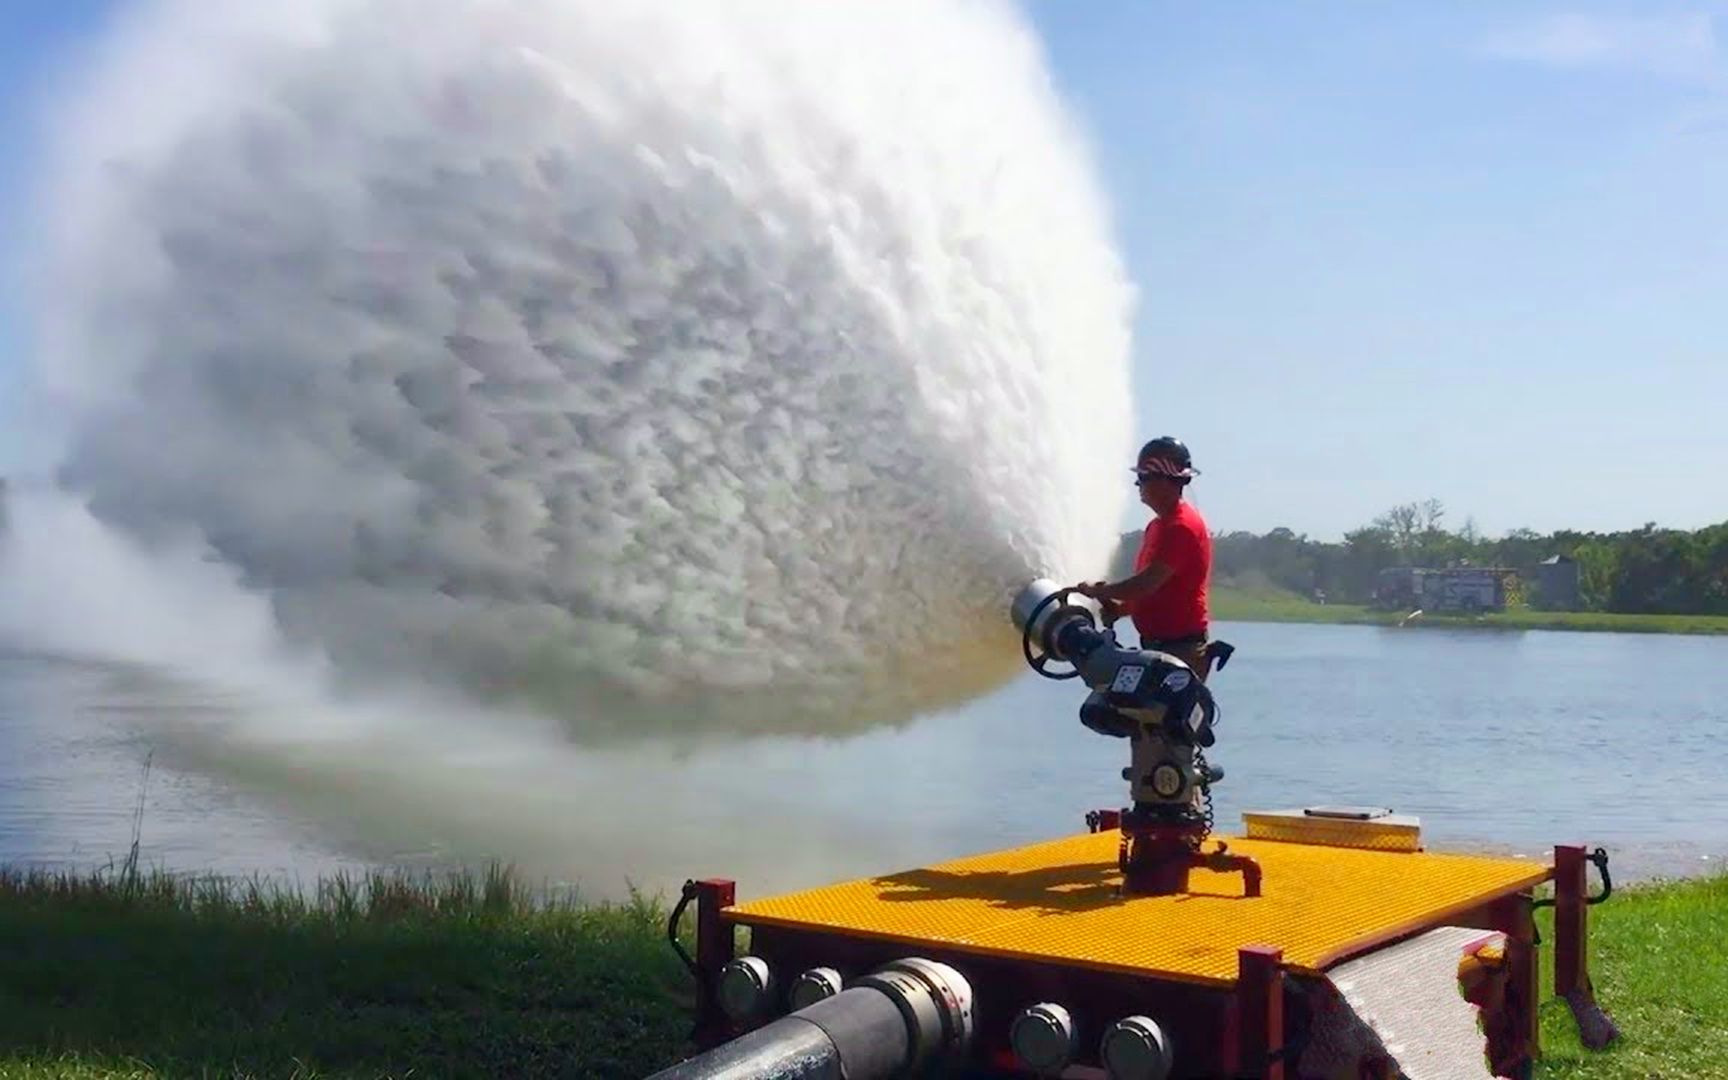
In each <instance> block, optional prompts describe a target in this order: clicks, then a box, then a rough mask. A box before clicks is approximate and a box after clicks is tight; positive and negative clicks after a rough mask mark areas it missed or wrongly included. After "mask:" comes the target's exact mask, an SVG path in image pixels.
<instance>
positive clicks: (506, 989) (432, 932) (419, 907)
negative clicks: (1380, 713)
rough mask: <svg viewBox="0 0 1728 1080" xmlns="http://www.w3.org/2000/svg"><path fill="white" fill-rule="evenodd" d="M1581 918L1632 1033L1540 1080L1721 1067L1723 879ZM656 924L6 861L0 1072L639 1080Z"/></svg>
mask: <svg viewBox="0 0 1728 1080" xmlns="http://www.w3.org/2000/svg"><path fill="white" fill-rule="evenodd" d="M1546 915H1547V913H1546V912H1545V913H1544V921H1543V927H1542V929H1543V937H1544V940H1545V941H1549V942H1551V941H1552V940H1553V932H1552V927H1551V924H1550V923H1549V921H1548V920H1547V918H1546ZM1590 919H1591V948H1592V953H1591V967H1592V971H1593V973H1594V975H1595V981H1596V986H1597V990H1598V996H1599V998H1600V999H1601V1001H1602V1003H1603V1004H1604V1005H1605V1006H1606V1008H1607V1009H1608V1011H1609V1012H1610V1013H1611V1014H1612V1015H1613V1016H1614V1018H1615V1019H1616V1020H1617V1021H1618V1022H1619V1024H1620V1028H1621V1031H1622V1033H1623V1038H1622V1041H1621V1042H1620V1043H1618V1044H1617V1045H1615V1046H1614V1047H1612V1048H1610V1049H1609V1050H1608V1051H1606V1052H1602V1053H1594V1052H1590V1051H1586V1050H1583V1049H1582V1048H1580V1047H1579V1045H1578V1041H1577V1037H1576V1035H1575V1033H1574V1029H1573V1026H1572V1020H1571V1016H1570V1013H1569V1012H1568V1011H1567V1009H1566V1006H1565V1004H1564V1003H1563V1002H1560V1001H1557V1000H1550V1001H1547V1002H1545V1003H1544V1004H1543V1006H1542V1010H1541V1021H1542V1039H1543V1048H1544V1061H1543V1063H1542V1065H1541V1067H1540V1068H1539V1070H1538V1072H1537V1076H1538V1077H1540V1078H1541V1080H1655V1078H1669V1077H1673V1078H1679V1077H1722V1078H1728V945H1725V944H1724V943H1725V942H1728V877H1719V878H1714V879H1708V880H1702V881H1687V882H1681V883H1670V884H1664V885H1660V886H1646V887H1639V888H1633V889H1623V890H1621V891H1620V892H1618V893H1617V894H1616V895H1615V896H1614V897H1613V898H1612V899H1611V900H1610V901H1609V902H1608V903H1607V904H1604V905H1602V906H1600V907H1595V908H1592V909H1591V911H1590ZM664 926H665V913H664V911H663V910H662V908H661V907H660V905H659V904H658V903H657V902H651V901H646V900H641V899H638V900H636V901H634V902H632V903H628V904H623V905H615V906H593V907H589V906H584V905H582V904H581V903H579V902H578V900H577V899H576V898H574V897H572V896H570V895H568V894H556V893H548V892H542V891H538V890H529V889H526V888H524V887H523V886H522V885H521V884H520V883H519V882H517V881H516V880H514V879H513V878H511V877H510V876H509V875H508V874H505V873H502V872H497V871H494V872H491V873H488V874H486V875H484V876H456V877H450V878H439V879H433V878H420V879H407V878H401V877H369V878H360V879H354V878H336V879H333V880H326V881H324V882H321V883H320V884H319V885H318V886H317V888H316V889H315V891H314V892H313V893H312V894H311V895H310V896H302V895H301V894H299V893H296V892H290V891H287V890H285V889H281V888H279V887H276V886H274V885H271V884H268V883H259V882H238V883H235V882H223V881H216V880H190V879H184V878H174V877H169V876H166V875H161V874H157V875H146V876H143V877H132V876H128V875H113V874H108V875H97V876H88V877H72V876H66V875H44V874H27V873H19V872H8V871H5V870H3V869H0V1078H18V1080H50V1078H53V1080H119V1078H145V1077H150V1078H155V1077H164V1076H177V1077H178V1076H192V1077H212V1078H214V1077H223V1078H234V1077H254V1076H256V1077H264V1076H269V1077H295V1078H312V1077H360V1076H365V1077H410V1076H415V1077H419V1076H440V1077H443V1076H458V1077H460V1076H506V1075H508V1076H531V1077H532V1076H569V1077H640V1076H643V1075H645V1074H647V1073H650V1072H653V1071H654V1070H656V1069H659V1068H662V1067H664V1066H665V1065H667V1064H670V1063H671V1062H673V1061H676V1060H677V1059H678V1058H679V1056H680V1055H681V1054H682V1053H683V1052H684V1051H685V1050H686V1046H685V1042H684V1036H685V1034H686V1032H687V1030H688V1025H689V1007H690V1000H689V983H688V979H687V978H686V976H685V974H684V971H683V969H682V968H681V967H680V966H679V964H678V962H677V960H676V958H675V957H674V956H673V954H672V952H671V950H670V949H669V948H668V946H667V944H666V940H665V936H664ZM1549 953H1550V950H1549V949H1547V948H1544V949H1543V957H1544V960H1545V961H1547V960H1549ZM1551 982H1552V979H1551V976H1549V975H1548V974H1547V973H1546V970H1545V972H1544V978H1543V986H1544V988H1546V987H1548V986H1549V985H1551Z"/></svg>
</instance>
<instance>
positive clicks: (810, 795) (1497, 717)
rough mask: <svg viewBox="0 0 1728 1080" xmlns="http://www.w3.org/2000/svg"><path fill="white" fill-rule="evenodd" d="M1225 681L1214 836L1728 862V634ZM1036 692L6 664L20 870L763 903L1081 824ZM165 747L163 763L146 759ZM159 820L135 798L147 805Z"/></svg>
mask: <svg viewBox="0 0 1728 1080" xmlns="http://www.w3.org/2000/svg"><path fill="white" fill-rule="evenodd" d="M1219 634H1220V636H1222V637H1224V638H1226V639H1228V640H1230V641H1232V642H1234V643H1235V644H1236V645H1237V646H1238V652H1237V655H1236V658H1235V660H1234V661H1233V662H1232V663H1231V665H1230V667H1229V669H1228V670H1226V671H1224V672H1222V673H1220V674H1219V675H1217V676H1216V677H1215V680H1214V683H1213V685H1214V688H1215V690H1216V692H1217V694H1218V695H1219V698H1220V701H1221V703H1222V705H1223V710H1224V715H1223V723H1222V725H1221V727H1220V729H1219V745H1218V747H1217V748H1216V749H1215V750H1214V751H1213V752H1212V753H1211V755H1210V756H1211V758H1212V760H1213V761H1214V763H1216V764H1219V765H1222V766H1223V767H1224V768H1225V770H1226V772H1227V776H1226V779H1225V780H1224V782H1223V783H1222V784H1220V785H1219V786H1218V787H1217V788H1216V794H1217V806H1218V814H1219V821H1220V827H1221V828H1222V829H1224V830H1229V829H1234V828H1236V827H1237V826H1238V825H1239V822H1240V813H1241V811H1242V810H1243V809H1249V808H1254V809H1262V808H1277V807H1288V806H1299V805H1303V804H1315V803H1340V802H1344V803H1366V804H1374V805H1381V806H1388V807H1392V808H1393V809H1395V810H1397V811H1398V812H1401V813H1411V814H1417V815H1419V816H1420V817H1421V819H1422V824H1423V832H1424V836H1425V838H1426V840H1427V842H1428V843H1429V845H1430V846H1433V847H1440V848H1465V849H1490V850H1497V851H1504V852H1512V853H1517V854H1524V855H1528V856H1531V857H1538V858H1539V857H1542V856H1543V855H1544V853H1545V852H1546V850H1547V849H1548V848H1549V847H1551V846H1552V845H1553V844H1555V843H1573V842H1581V843H1588V844H1601V845H1603V846H1605V847H1607V848H1608V849H1609V850H1610V851H1611V852H1612V853H1613V857H1614V867H1615V869H1616V870H1617V872H1618V873H1617V876H1619V877H1632V876H1651V875H1678V874H1689V873H1698V872H1702V871H1706V870H1709V869H1711V868H1719V867H1720V866H1722V858H1723V856H1724V855H1725V854H1728V784H1725V783H1724V782H1723V777H1724V776H1728V739H1724V737H1723V734H1724V726H1725V719H1728V704H1725V703H1728V638H1715V639H1712V638H1693V637H1671V636H1654V635H1653V636H1638V635H1610V634H1562V633H1549V632H1535V631H1532V632H1488V631H1446V630H1437V629H1422V630H1403V631H1399V630H1392V629H1384V628H1377V627H1354V626H1299V625H1272V624H1246V625H1228V626H1224V627H1220V628H1219ZM1083 696H1084V695H1083V692H1082V691H1081V690H1080V689H1078V687H1077V684H1075V683H1055V682H1048V681H1044V680H1040V679H1037V678H1035V677H1032V676H1030V675H1028V676H1027V677H1024V678H1021V679H1019V680H1017V681H1015V682H1013V683H1012V684H1010V685H1008V686H1006V687H1004V688H1003V689H1002V690H1000V691H999V692H997V693H996V694H993V695H991V696H990V697H988V698H985V699H981V700H979V701H977V702H974V703H973V704H971V705H969V706H968V707H966V708H964V709H961V710H958V711H954V712H949V713H942V714H938V715H932V716H928V717H924V718H921V719H919V720H917V721H915V722H913V723H911V724H908V725H906V726H904V727H901V728H898V729H892V730H882V731H877V732H874V733H871V734H868V735H864V736H859V737H854V738H850V739H845V740H816V739H753V740H742V741H727V742H722V743H717V744H716V745H713V746H708V747H703V748H699V749H692V748H689V747H682V748H679V747H670V746H651V747H639V748H632V749H626V750H617V749H613V750H606V751H592V750H584V749H580V748H576V747H572V746H569V745H568V744H567V743H565V742H563V741H562V740H560V739H559V738H558V737H557V736H556V735H554V734H553V733H551V732H550V731H548V730H547V729H546V728H545V727H543V726H541V725H537V724H535V723H533V722H530V721H525V720H523V719H521V718H504V717H499V716H494V715H490V714H485V713H476V712H455V713H451V712H438V711H435V710H429V709H413V708H408V707H405V706H402V707H397V708H393V709H371V710H365V711H358V710H347V711H344V710H327V709H322V708H320V707H318V706H316V705H310V704H302V705H298V706H290V705H284V704H282V703H280V702H273V701H262V700H252V699H242V698H238V697H235V696H233V695H226V696H224V695H219V694H216V693H214V692H213V691H211V690H209V689H208V688H206V687H201V686H200V685H199V684H198V683H197V682H196V681H191V680H186V679H175V678H169V677H166V676H165V675H162V674H159V673H152V672H146V671H139V670H135V669H130V668H121V667H114V666H107V665H101V664H95V663H88V662H76V661H71V660H66V659H55V658H46V657H42V656H37V655H31V654H28V653H23V652H16V651H13V652H0V861H6V862H11V863H36V864H46V865H53V866H62V867H88V866H94V865H102V864H105V863H107V862H109V861H110V860H113V861H118V860H120V859H122V858H124V856H125V854H126V851H127V848H128V847H129V845H130V843H131V841H132V837H133V833H134V828H135V826H136V827H137V828H138V837H139V842H140V850H141V854H142V856H143V859H144V860H145V862H146V863H147V864H151V865H157V866H162V867H166V868H168V869H171V870H180V871H213V872H222V873H242V874H252V873H263V874H271V875H285V876H289V877H295V878H299V879H301V880H305V879H308V878H310V877H312V876H315V875H317V874H320V873H327V872H330V871H332V870H335V869H340V868H348V869H359V868H363V867H370V866H385V865H387V866H408V867H417V868H426V867H442V866H448V865H453V864H460V863H469V864H476V863H483V862H485V861H488V860H491V859H497V860H502V861H507V862H511V863H514V864H516V865H517V866H519V867H520V868H522V869H523V870H524V871H525V872H527V873H529V874H531V875H533V876H535V877H543V878H545V879H548V880H553V881H560V882H570V881H574V882H577V883H579V884H580V885H581V886H582V887H584V888H585V889H587V890H589V891H590V892H592V893H595V894H615V893H617V892H618V891H619V890H620V889H622V888H623V887H624V885H625V882H626V881H629V882H634V883H636V884H638V885H643V886H646V887H648V888H650V889H661V888H666V889H670V888H675V887H676V885H677V883H678V882H680V881H682V880H683V879H684V878H686V877H690V876H706V875H722V876H730V877H735V878H737V879H739V881H740V888H741V891H742V893H743V894H744V895H746V896H748V895H757V894H760V893H761V892H763V891H767V890H773V889H782V888H788V887H795V886H800V885H806V884H813V883H816V882H820V881H825V880H831V879H834V878H836V877H841V876H857V875H864V874H871V873H876V872H886V871H891V870H897V869H904V868H907V867H910V866H916V865H920V864H922V863H925V862H928V861H931V860H936V859H943V858H952V857H956V856H959V855H963V854H969V853H973V852H977V851H984V850H990V849H992V848H996V847H1001V846H1007V845H1011V844H1015V843H1020V842H1025V841H1029V840H1034V839H1041V838H1046V837H1051V836H1057V835H1063V834H1067V833H1070V832H1076V831H1079V830H1080V829H1082V828H1083V825H1082V816H1083V814H1084V813H1085V812H1086V811H1087V810H1088V809H1091V808H1093V807H1100V806H1115V805H1119V804H1120V802H1121V801H1122V799H1123V797H1124V793H1123V784H1122V781H1121V780H1120V779H1119V770H1120V769H1121V767H1122V765H1123V764H1125V761H1126V758H1125V755H1126V744H1124V743H1121V742H1118V741H1116V740H1110V739H1105V738H1102V737H1100V736H1096V735H1093V734H1092V733H1090V732H1088V731H1086V730H1085V729H1084V728H1082V727H1081V726H1080V724H1079V722H1078V720H1077V718H1076V710H1077V708H1078V707H1079V704H1080V700H1081V698H1082V697H1083ZM146 762H148V773H147V774H146ZM140 807H142V813H141V814H140Z"/></svg>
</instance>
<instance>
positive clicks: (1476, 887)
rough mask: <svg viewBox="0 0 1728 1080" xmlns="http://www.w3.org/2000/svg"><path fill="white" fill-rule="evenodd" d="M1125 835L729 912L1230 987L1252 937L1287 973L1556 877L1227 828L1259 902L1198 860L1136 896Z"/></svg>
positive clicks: (1516, 864)
mask: <svg viewBox="0 0 1728 1080" xmlns="http://www.w3.org/2000/svg"><path fill="white" fill-rule="evenodd" d="M1119 839H1120V836H1119V834H1118V833H1115V832H1109V831H1107V832H1102V833H1097V834H1091V833H1087V834H1082V835H1080V836H1074V837H1068V838H1065V839H1061V840H1052V841H1049V842H1046V843H1041V844H1034V845H1032V846H1030V847H1023V848H1016V849H1014V850H1011V851H1000V852H994V853H991V854H987V855H975V856H971V857H969V858H964V859H957V860H955V861H953V862H948V863H943V864H941V865H938V866H932V867H929V868H926V869H922V870H911V871H908V872H906V873H901V874H893V875H890V876H888V877H881V878H867V879H863V880H859V881H850V882H845V883H842V884H838V885H829V886H825V887H823V888H818V889H811V890H808V891H805V892H798V893H791V894H787V895H784V896H776V897H770V898H768V899H763V900H755V901H751V902H749V903H742V904H738V905H737V906H735V907H733V908H730V909H728V910H727V913H726V918H727V919H729V920H730V921H732V922H735V923H741V924H744V925H760V926H787V927H796V928H800V929H807V930H819V931H820V930H830V931H834V932H838V933H847V934H851V935H856V936H863V937H874V938H882V939H888V940H894V941H904V942H907V943H909V944H917V943H923V942H928V943H932V944H938V943H939V944H941V945H944V946H947V947H950V948H953V949H957V950H960V951H964V952H976V953H985V954H991V955H997V956H1013V957H1020V958H1026V959H1037V960H1046V961H1050V962H1055V963H1069V964H1075V965H1079V966H1083V967H1090V968H1098V969H1104V970H1110V971H1124V972H1133V973H1139V974H1144V975H1148V976H1154V977H1160V978H1166V979H1177V980H1182V981H1188V982H1199V983H1206V984H1212V985H1226V986H1227V985H1233V984H1234V983H1235V981H1236V971H1237V956H1236V953H1237V950H1238V949H1240V948H1242V947H1243V946H1247V945H1270V946H1274V947H1276V948H1281V949H1283V950H1284V963H1285V965H1286V966H1287V967H1289V968H1292V969H1295V970H1299V971H1307V972H1313V973H1319V972H1320V971H1323V970H1324V969H1325V968H1326V967H1328V966H1329V965H1331V964H1333V963H1335V962H1336V961H1338V960H1339V959H1342V958H1343V957H1346V956H1349V955H1352V954H1354V953H1356V952H1359V951H1360V950H1362V949H1365V948H1369V947H1372V946H1374V945H1376V944H1378V943H1380V942H1383V941H1386V940H1388V939H1390V938H1393V937H1397V936H1399V935H1401V934H1404V933H1407V932H1409V931H1411V930H1415V929H1419V928H1422V927H1427V926H1433V925H1438V924H1440V923H1443V922H1444V921H1445V920H1446V919H1447V918H1449V917H1453V916H1456V915H1458V914H1461V913H1462V912H1465V911H1467V910H1470V909H1472V908H1475V907H1478V906H1480V905H1482V904H1485V903H1487V902H1489V901H1491V900H1494V899H1497V898H1499V897H1502V896H1505V895H1507V894H1509V893H1514V892H1518V891H1521V890H1524V889H1528V888H1530V887H1532V886H1534V885H1536V884H1537V883H1538V882H1541V881H1544V880H1546V879H1547V877H1548V874H1549V870H1548V867H1547V866H1545V865H1541V864H1536V863H1531V862H1525V861H1519V860H1514V859H1494V858H1480V857H1476V856H1466V855H1445V854H1435V853H1430V852H1388V851H1364V850H1353V849H1346V848H1334V847H1322V846H1318V845H1311V844H1293V843H1285V842H1280V841H1273V840H1245V839H1240V838H1235V837H1224V838H1223V839H1224V840H1225V841H1226V842H1227V843H1228V844H1229V845H1230V850H1231V852H1233V853H1239V854H1243V855H1250V856H1253V858H1254V859H1255V860H1256V861H1257V862H1258V863H1259V864H1260V867H1261V870H1262V871H1263V875H1264V877H1263V887H1262V895H1261V896H1259V897H1258V898H1254V899H1248V898H1245V897H1243V896H1242V876H1241V875H1240V874H1223V873H1215V872H1213V871H1209V870H1195V871H1194V872H1193V874H1192V876H1191V877H1190V879H1189V890H1188V892H1187V893H1186V894H1183V895H1179V896H1138V897H1127V898H1124V897H1121V896H1119V895H1118V894H1117V886H1118V885H1120V883H1121V880H1122V877H1121V874H1120V872H1119V871H1118V870H1117V868H1116V849H1117V844H1118V842H1119ZM1211 849H1212V844H1211V842H1208V844H1207V848H1206V850H1208V851H1210V850H1211Z"/></svg>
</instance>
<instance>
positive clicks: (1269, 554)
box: [1213, 499, 1728, 615]
mask: <svg viewBox="0 0 1728 1080" xmlns="http://www.w3.org/2000/svg"><path fill="white" fill-rule="evenodd" d="M1557 555H1558V556H1563V557H1565V558H1570V559H1572V560H1575V561H1576V562H1577V564H1578V601H1579V607H1581V608H1582V609H1583V610H1586V611H1612V612H1627V613H1637V614H1674V615H1728V522H1723V523H1721V524H1719V525H1711V526H1707V527H1705V528H1702V529H1697V530H1693V531H1687V530H1684V529H1664V528H1660V527H1658V526H1657V525H1656V524H1654V523H1651V524H1647V525H1645V526H1644V527H1643V528H1640V529H1633V530H1628V531H1624V532H1613V533H1597V532H1578V531H1576V530H1570V529H1563V530H1560V531H1558V532H1552V533H1546V534H1544V533H1538V532H1536V531H1535V530H1532V529H1513V530H1512V531H1510V532H1508V533H1506V535H1504V536H1500V537H1487V536H1483V535H1481V533H1480V532H1479V531H1478V530H1477V529H1476V527H1475V524H1474V523H1473V522H1471V521H1469V520H1466V521H1465V522H1464V523H1463V524H1462V525H1461V526H1459V527H1458V528H1456V529H1454V528H1449V527H1448V526H1447V524H1446V508H1445V506H1444V505H1443V504H1442V503H1441V502H1440V501H1439V500H1437V499H1429V500H1427V501H1426V502H1419V503H1417V502H1413V503H1405V504H1403V505H1400V506H1395V507H1393V508H1392V509H1390V510H1388V511H1387V512H1386V513H1384V514H1381V515H1380V516H1379V517H1377V518H1375V519H1374V520H1373V521H1372V522H1370V523H1368V524H1367V525H1364V526H1362V527H1361V528H1359V529H1355V530H1353V531H1351V532H1347V533H1345V534H1344V539H1343V540H1342V541H1341V542H1334V541H1326V540H1314V539H1311V538H1310V537H1308V536H1305V535H1299V534H1297V533H1295V532H1292V531H1291V530H1289V529H1284V528H1279V529H1273V530H1272V531H1271V532H1268V533H1266V534H1264V535H1256V534H1254V533H1250V532H1232V533H1221V534H1218V535H1216V536H1215V537H1214V538H1213V576H1214V578H1215V580H1217V581H1218V582H1220V583H1223V584H1235V585H1243V586H1255V585H1273V586H1277V587H1279V588H1283V589H1288V590H1290V591H1292V592H1296V593H1300V594H1302V595H1304V596H1313V595H1316V594H1319V595H1323V596H1324V597H1325V598H1326V599H1328V600H1329V601H1336V602H1341V603H1367V602H1368V601H1369V600H1370V599H1371V598H1372V597H1373V595H1374V589H1375V584H1376V581H1377V579H1378V577H1379V574H1380V572H1381V571H1382V570H1385V569H1388V568H1391V567H1399V566H1420V567H1449V566H1492V567H1504V568H1507V569H1512V570H1516V571H1517V572H1518V574H1519V576H1520V578H1521V579H1523V580H1525V581H1529V580H1530V579H1531V578H1532V577H1533V575H1534V572H1535V569H1536V567H1537V566H1538V564H1540V563H1542V562H1543V561H1544V560H1546V559H1549V558H1551V557H1553V556H1557Z"/></svg>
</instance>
